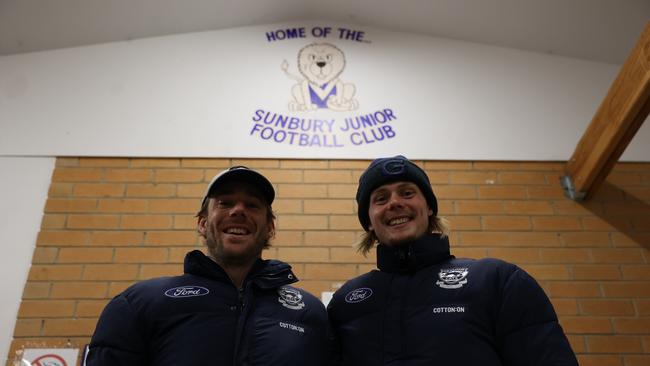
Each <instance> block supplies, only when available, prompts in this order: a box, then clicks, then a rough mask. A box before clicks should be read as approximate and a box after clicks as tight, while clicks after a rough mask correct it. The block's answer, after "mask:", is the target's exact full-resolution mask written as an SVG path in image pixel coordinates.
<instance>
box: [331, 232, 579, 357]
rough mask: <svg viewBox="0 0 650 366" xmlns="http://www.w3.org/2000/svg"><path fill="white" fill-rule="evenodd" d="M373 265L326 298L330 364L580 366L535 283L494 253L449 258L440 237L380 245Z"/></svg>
mask: <svg viewBox="0 0 650 366" xmlns="http://www.w3.org/2000/svg"><path fill="white" fill-rule="evenodd" d="M377 250H378V251H377V264H378V268H379V270H378V271H376V270H375V271H372V272H370V273H367V274H365V275H362V276H360V277H357V278H355V279H352V280H350V281H348V282H347V283H346V284H345V285H344V286H343V287H341V288H340V289H339V290H338V291H337V292H336V293H335V294H334V297H333V299H332V301H331V302H330V304H329V307H328V310H329V316H330V322H331V326H332V330H333V332H332V334H333V345H332V347H333V349H334V352H333V353H334V354H335V355H336V357H335V360H334V364H336V365H346V366H347V365H349V366H358V365H364V366H380V365H393V366H398V365H400V366H420V365H421V366H424V365H427V366H430V365H459V366H461V365H462V366H472V365H481V366H501V365H504V366H515V365H517V366H534V365H540V366H541V365H544V366H551V365H566V366H577V365H578V363H577V361H576V358H575V355H574V354H573V351H572V350H571V347H570V345H569V343H568V341H567V338H566V337H565V335H564V333H563V331H562V328H561V327H560V325H559V324H558V321H557V317H556V315H555V311H554V310H553V306H552V305H551V303H550V302H549V300H548V298H547V297H546V295H545V294H544V291H543V290H542V289H541V288H540V286H539V285H538V284H537V282H536V281H535V280H534V279H533V278H532V277H531V276H529V275H528V274H527V273H526V272H524V271H523V270H522V269H520V268H518V267H517V266H515V265H513V264H510V263H506V262H503V261H501V260H497V259H482V260H472V259H456V258H454V257H453V256H451V255H450V254H449V243H448V241H447V239H446V238H444V237H441V236H440V235H435V234H434V235H427V236H425V237H422V238H420V239H418V240H416V241H415V242H413V243H411V244H410V245H407V246H403V247H400V248H399V249H396V248H394V247H387V246H384V245H379V246H378V249H377Z"/></svg>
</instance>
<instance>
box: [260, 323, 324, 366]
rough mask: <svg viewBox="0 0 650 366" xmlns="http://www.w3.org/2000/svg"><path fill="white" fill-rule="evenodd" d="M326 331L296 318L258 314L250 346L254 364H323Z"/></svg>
mask: <svg viewBox="0 0 650 366" xmlns="http://www.w3.org/2000/svg"><path fill="white" fill-rule="evenodd" d="M322 333H323V332H319V331H317V330H314V329H311V328H310V327H308V326H306V325H304V324H302V323H298V322H295V321H292V320H281V319H271V318H258V319H257V320H256V321H255V331H254V335H253V337H252V339H251V341H252V342H251V344H250V350H249V352H250V362H251V365H254V366H257V365H274V366H276V365H278V366H305V365H309V366H311V365H321V364H323V358H324V357H325V347H326V339H324V337H323V335H322Z"/></svg>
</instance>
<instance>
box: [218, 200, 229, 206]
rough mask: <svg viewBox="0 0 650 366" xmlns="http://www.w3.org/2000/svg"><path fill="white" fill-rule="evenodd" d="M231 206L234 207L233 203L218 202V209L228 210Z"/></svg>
mask: <svg viewBox="0 0 650 366" xmlns="http://www.w3.org/2000/svg"><path fill="white" fill-rule="evenodd" d="M230 206H232V203H231V202H230V201H225V200H219V201H217V207H219V208H226V207H230Z"/></svg>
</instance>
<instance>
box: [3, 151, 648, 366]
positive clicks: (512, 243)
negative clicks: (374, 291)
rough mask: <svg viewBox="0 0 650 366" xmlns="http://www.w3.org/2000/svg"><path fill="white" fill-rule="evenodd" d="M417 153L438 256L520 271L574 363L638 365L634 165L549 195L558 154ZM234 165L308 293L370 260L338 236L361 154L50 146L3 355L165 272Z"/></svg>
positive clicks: (74, 332)
mask: <svg viewBox="0 0 650 366" xmlns="http://www.w3.org/2000/svg"><path fill="white" fill-rule="evenodd" d="M419 163H420V164H421V165H422V166H424V167H425V169H426V170H427V173H428V174H429V177H430V178H431V181H432V184H433V185H434V191H435V192H436V194H437V196H438V199H439V207H440V215H442V216H445V217H447V218H449V219H450V221H451V223H452V231H453V233H452V235H451V245H452V254H455V255H456V256H459V257H474V258H480V257H486V256H490V257H498V258H502V259H505V260H508V261H511V262H514V263H516V264H518V265H520V266H522V267H523V268H524V269H526V270H527V271H528V272H530V273H531V274H532V275H533V276H534V277H535V278H536V279H537V280H538V281H539V282H540V283H541V285H542V286H543V287H544V289H545V290H546V292H547V293H548V295H549V296H550V297H551V299H552V301H553V304H554V305H555V308H556V310H557V312H558V314H559V316H560V320H561V323H562V325H563V327H564V329H565V330H566V332H567V334H568V336H569V338H570V341H571V343H572V345H573V348H574V350H575V351H576V352H577V353H578V355H579V359H580V362H581V365H625V366H640V365H649V364H650V264H649V262H650V251H649V250H648V249H649V248H650V163H648V164H619V165H618V166H617V167H616V169H615V171H614V172H613V173H612V174H611V175H610V177H609V178H608V180H607V182H606V183H605V185H604V186H603V187H602V188H601V190H600V191H599V193H598V194H597V196H596V197H595V198H594V199H593V200H591V201H589V202H587V203H584V204H580V203H575V202H573V201H570V200H567V199H566V198H564V196H563V193H562V190H561V188H560V186H559V183H558V178H559V176H560V174H561V171H562V167H563V165H564V164H562V163H543V162H539V163H536V162H534V163H521V162H513V163H509V162H435V161H426V162H419ZM239 164H243V165H247V166H249V167H254V168H257V169H259V170H260V171H262V172H263V173H264V174H265V175H266V176H268V177H269V178H270V180H271V181H272V182H273V183H274V184H275V186H276V190H277V201H276V202H275V204H274V208H275V210H276V211H277V213H278V221H277V229H278V232H277V237H276V239H275V241H274V246H273V247H272V248H271V249H270V250H268V251H266V252H265V254H264V255H265V257H267V258H279V259H282V260H286V261H288V262H291V263H292V264H293V267H294V269H295V271H296V274H297V275H298V276H299V278H301V279H302V281H301V282H300V283H299V286H302V287H304V288H306V289H308V290H310V291H312V292H314V293H317V294H318V293H320V292H321V291H326V290H331V289H334V288H336V287H337V286H339V284H340V283H341V282H342V281H344V280H346V279H348V278H350V277H353V276H356V275H359V274H361V273H365V272H366V271H368V270H370V269H372V268H374V265H373V263H374V256H370V257H369V258H363V257H362V256H360V255H357V254H356V253H355V252H354V251H353V250H352V249H351V248H350V244H351V242H352V241H353V240H354V239H355V237H356V236H357V235H358V234H359V233H360V232H359V224H358V222H357V219H356V214H355V210H356V204H355V203H354V201H353V197H354V194H355V192H356V182H357V180H358V177H359V175H360V174H361V172H362V170H363V169H364V168H365V167H366V166H367V164H368V162H367V161H337V160H329V161H328V160H312V161H304V160H236V159H117V158H116V159H103V158H59V159H58V160H57V165H56V169H55V171H54V174H53V176H52V184H51V187H50V191H49V199H48V201H47V203H46V206H45V212H44V215H43V221H42V228H41V232H40V234H39V235H38V241H37V245H36V250H35V251H34V256H33V264H32V267H31V269H30V271H29V278H28V281H27V283H26V284H25V290H24V294H23V299H22V303H21V306H20V312H19V314H18V319H17V325H16V329H15V331H14V341H13V343H12V346H11V350H10V352H9V356H10V358H12V357H13V355H14V353H15V351H16V350H17V349H20V348H21V347H23V346H31V347H34V346H41V347H43V346H63V345H66V344H69V345H72V346H79V347H81V346H83V345H84V344H86V343H87V342H88V340H89V337H90V335H91V334H92V332H93V329H94V326H95V322H96V320H97V316H98V315H99V313H100V311H101V309H102V308H103V306H104V305H105V304H106V302H107V301H108V299H109V298H111V297H112V296H114V295H115V294H117V293H118V292H120V291H122V290H123V289H124V288H126V287H127V286H129V285H130V284H132V283H133V282H135V281H139V280H143V279H147V278H151V277H155V276H161V275H174V274H178V273H180V272H181V270H182V264H181V263H182V260H183V256H184V254H185V253H186V252H187V251H189V250H191V249H194V248H201V243H200V241H199V239H198V236H197V234H196V232H195V223H196V221H195V218H194V217H193V216H194V213H195V211H196V210H197V208H198V205H199V200H200V197H201V196H202V193H203V190H204V188H205V186H206V184H207V182H208V181H209V180H210V179H211V178H212V176H213V175H215V174H216V173H217V172H219V171H221V170H222V169H223V168H225V167H228V166H231V165H239ZM7 364H10V362H8V363H7Z"/></svg>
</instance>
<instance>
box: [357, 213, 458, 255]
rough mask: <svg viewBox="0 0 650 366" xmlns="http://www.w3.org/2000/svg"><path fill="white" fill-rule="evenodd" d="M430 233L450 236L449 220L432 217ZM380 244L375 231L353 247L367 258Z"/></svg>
mask: <svg viewBox="0 0 650 366" xmlns="http://www.w3.org/2000/svg"><path fill="white" fill-rule="evenodd" d="M429 232H430V233H438V234H442V235H443V236H448V235H449V220H447V219H445V218H444V217H438V216H433V215H432V216H430V217H429ZM378 242H379V239H378V238H377V235H375V232H374V231H373V230H369V231H366V232H365V233H363V235H361V237H359V240H357V241H356V242H355V243H354V244H353V245H352V247H353V248H354V249H356V250H357V253H361V254H363V256H364V257H365V256H366V255H367V254H368V252H369V251H370V250H371V249H372V248H373V247H374V246H375V245H376V244H377V243H378Z"/></svg>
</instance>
